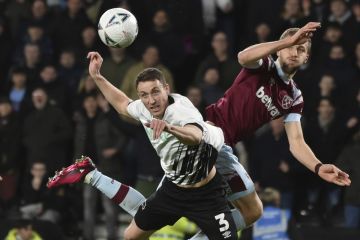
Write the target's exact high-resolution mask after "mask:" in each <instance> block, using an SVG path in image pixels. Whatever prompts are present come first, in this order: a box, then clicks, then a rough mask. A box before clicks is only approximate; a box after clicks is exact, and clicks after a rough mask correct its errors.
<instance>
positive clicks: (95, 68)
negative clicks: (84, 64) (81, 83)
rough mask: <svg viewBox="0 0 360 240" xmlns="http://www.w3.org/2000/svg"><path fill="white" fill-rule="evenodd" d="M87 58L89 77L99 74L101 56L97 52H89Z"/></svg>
mask: <svg viewBox="0 0 360 240" xmlns="http://www.w3.org/2000/svg"><path fill="white" fill-rule="evenodd" d="M87 58H88V59H89V60H90V63H89V74H90V76H91V77H96V76H97V75H100V68H101V65H102V62H103V58H102V57H101V55H100V54H99V53H98V52H89V53H88V55H87Z"/></svg>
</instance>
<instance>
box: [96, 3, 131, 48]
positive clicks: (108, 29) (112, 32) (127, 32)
mask: <svg viewBox="0 0 360 240" xmlns="http://www.w3.org/2000/svg"><path fill="white" fill-rule="evenodd" d="M98 34H99V36H100V39H101V41H102V42H103V43H104V44H105V45H107V46H109V47H117V48H124V47H127V46H129V45H130V44H131V43H132V42H133V41H134V40H135V38H136V36H137V34H138V24H137V20H136V18H135V16H134V15H133V14H132V13H131V12H129V11H128V10H126V9H123V8H111V9H109V10H107V11H106V12H104V13H103V15H101V17H100V20H99V24H98Z"/></svg>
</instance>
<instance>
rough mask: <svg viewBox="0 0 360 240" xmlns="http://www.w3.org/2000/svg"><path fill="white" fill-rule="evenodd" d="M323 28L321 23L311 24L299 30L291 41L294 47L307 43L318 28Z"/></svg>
mask: <svg viewBox="0 0 360 240" xmlns="http://www.w3.org/2000/svg"><path fill="white" fill-rule="evenodd" d="M320 27H321V24H320V23H319V22H309V23H307V24H306V25H305V26H303V27H302V28H300V29H299V31H297V32H296V33H295V34H294V35H292V36H291V37H290V38H289V39H290V41H291V44H292V45H299V44H303V43H306V42H307V41H309V40H310V38H311V37H312V36H313V32H315V31H316V30H317V29H318V28H320Z"/></svg>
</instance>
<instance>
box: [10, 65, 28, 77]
mask: <svg viewBox="0 0 360 240" xmlns="http://www.w3.org/2000/svg"><path fill="white" fill-rule="evenodd" d="M10 74H11V76H12V75H14V74H22V75H25V76H26V70H25V68H23V67H20V66H16V67H13V68H12V69H11V70H10Z"/></svg>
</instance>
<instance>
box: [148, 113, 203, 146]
mask: <svg viewBox="0 0 360 240" xmlns="http://www.w3.org/2000/svg"><path fill="white" fill-rule="evenodd" d="M145 126H147V127H149V128H151V129H152V130H153V138H154V139H158V138H159V137H160V135H161V133H162V132H164V131H165V132H168V133H170V134H172V135H174V136H175V137H176V138H177V139H179V141H180V142H181V143H183V144H185V145H190V146H192V145H198V144H200V142H201V139H202V131H201V129H200V128H199V127H197V126H195V125H191V124H189V125H185V126H184V127H181V126H173V125H171V124H169V123H167V122H166V121H164V120H160V119H155V118H154V119H153V120H152V121H151V122H150V123H147V124H145Z"/></svg>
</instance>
